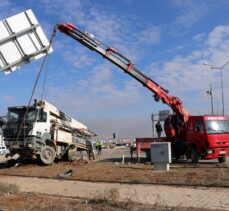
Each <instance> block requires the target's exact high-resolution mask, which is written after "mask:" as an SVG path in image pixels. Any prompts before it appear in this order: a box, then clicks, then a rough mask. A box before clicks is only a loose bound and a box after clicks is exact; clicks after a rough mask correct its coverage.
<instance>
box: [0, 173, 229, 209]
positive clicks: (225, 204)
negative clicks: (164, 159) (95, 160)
mask: <svg viewBox="0 0 229 211" xmlns="http://www.w3.org/2000/svg"><path fill="white" fill-rule="evenodd" d="M0 182H2V183H5V184H16V185H17V186H19V187H20V190H21V191H22V192H27V193H28V192H31V193H37V194H50V195H56V196H65V197H66V196H67V197H77V198H81V199H92V198H96V197H99V196H101V195H103V194H105V193H107V192H108V191H109V190H114V189H115V190H116V191H118V198H117V200H118V201H127V200H131V201H134V202H139V203H143V204H149V205H153V204H155V203H157V204H160V205H163V206H172V207H178V206H180V207H194V208H206V209H225V210H228V209H229V200H228V199H229V189H223V188H189V187H168V186H161V185H143V184H138V185H136V184H132V185H129V184H120V183H101V182H100V183H96V182H83V181H66V180H61V179H60V180H57V179H41V178H23V177H15V176H0Z"/></svg>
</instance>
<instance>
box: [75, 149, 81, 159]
mask: <svg viewBox="0 0 229 211" xmlns="http://www.w3.org/2000/svg"><path fill="white" fill-rule="evenodd" d="M76 160H81V152H80V151H76Z"/></svg>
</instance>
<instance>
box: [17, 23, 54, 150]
mask: <svg viewBox="0 0 229 211" xmlns="http://www.w3.org/2000/svg"><path fill="white" fill-rule="evenodd" d="M56 32H57V26H55V27H54V29H53V33H52V36H51V38H50V41H49V46H48V48H47V50H46V55H45V56H44V59H43V61H42V63H41V66H40V69H39V72H38V74H37V77H36V80H35V83H34V86H33V90H32V93H31V95H30V98H29V102H28V105H27V107H26V111H25V114H24V116H23V118H22V121H21V124H20V127H19V130H18V133H17V138H16V144H17V145H18V139H19V137H20V134H21V130H22V127H23V125H24V124H25V118H26V115H27V113H28V111H29V107H30V104H31V101H32V98H33V95H34V92H35V90H36V87H37V83H38V81H39V78H40V75H41V72H42V70H43V67H44V64H45V61H46V58H47V57H48V52H49V50H50V48H51V45H52V43H53V41H54V37H55V36H56ZM45 80H46V79H45ZM43 87H44V86H43ZM42 92H43V91H42ZM42 97H43V94H42Z"/></svg>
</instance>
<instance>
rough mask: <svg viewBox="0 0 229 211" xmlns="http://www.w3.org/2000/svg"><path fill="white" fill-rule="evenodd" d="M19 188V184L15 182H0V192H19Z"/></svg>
mask: <svg viewBox="0 0 229 211" xmlns="http://www.w3.org/2000/svg"><path fill="white" fill-rule="evenodd" d="M19 190H20V189H19V186H17V185H15V184H3V183H0V194H17V193H19Z"/></svg>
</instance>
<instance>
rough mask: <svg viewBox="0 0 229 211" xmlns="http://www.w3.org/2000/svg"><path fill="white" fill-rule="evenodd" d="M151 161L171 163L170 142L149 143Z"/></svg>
mask: <svg viewBox="0 0 229 211" xmlns="http://www.w3.org/2000/svg"><path fill="white" fill-rule="evenodd" d="M150 151H151V162H152V163H171V162H172V154H171V143H170V142H157V143H152V144H151V149H150Z"/></svg>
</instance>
